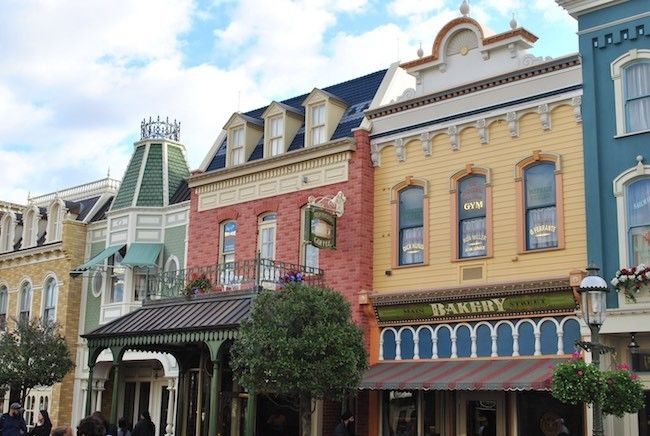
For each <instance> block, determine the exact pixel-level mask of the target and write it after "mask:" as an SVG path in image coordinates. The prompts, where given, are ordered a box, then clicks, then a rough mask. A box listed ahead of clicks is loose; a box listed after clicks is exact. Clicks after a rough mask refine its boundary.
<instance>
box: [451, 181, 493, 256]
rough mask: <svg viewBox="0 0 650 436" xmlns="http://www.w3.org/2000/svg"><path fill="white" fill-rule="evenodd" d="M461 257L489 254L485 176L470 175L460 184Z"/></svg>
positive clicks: (459, 229)
mask: <svg viewBox="0 0 650 436" xmlns="http://www.w3.org/2000/svg"><path fill="white" fill-rule="evenodd" d="M458 185H459V186H458V235H459V241H458V243H459V245H460V257H461V258H467V257H477V256H486V255H487V229H486V209H487V204H486V196H485V176H469V177H465V178H464V179H462V180H461V181H460V182H459V184H458Z"/></svg>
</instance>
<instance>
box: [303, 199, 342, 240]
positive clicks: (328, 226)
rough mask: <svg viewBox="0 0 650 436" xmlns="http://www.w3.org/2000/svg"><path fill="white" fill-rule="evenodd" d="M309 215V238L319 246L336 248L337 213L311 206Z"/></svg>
mask: <svg viewBox="0 0 650 436" xmlns="http://www.w3.org/2000/svg"><path fill="white" fill-rule="evenodd" d="M307 216H308V221H307V226H306V227H307V229H306V230H307V240H308V241H309V242H311V243H312V245H313V246H315V247H317V248H336V215H334V214H332V213H330V212H328V211H326V210H324V209H321V208H317V207H310V208H309V212H308V214H307Z"/></svg>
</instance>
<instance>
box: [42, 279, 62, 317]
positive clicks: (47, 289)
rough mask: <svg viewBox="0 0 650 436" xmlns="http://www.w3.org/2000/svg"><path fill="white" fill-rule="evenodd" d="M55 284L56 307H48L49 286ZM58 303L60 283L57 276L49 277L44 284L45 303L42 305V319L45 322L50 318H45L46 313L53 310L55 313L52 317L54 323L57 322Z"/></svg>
mask: <svg viewBox="0 0 650 436" xmlns="http://www.w3.org/2000/svg"><path fill="white" fill-rule="evenodd" d="M52 282H54V284H55V288H56V295H55V297H54V305H53V306H50V307H48V305H47V300H48V291H49V289H50V287H49V284H50V283H52ZM58 301H59V281H58V280H57V279H56V277H55V276H53V275H50V276H48V277H47V278H46V279H45V281H44V282H43V302H42V304H41V307H42V310H41V317H42V320H43V322H45V321H47V320H48V318H47V317H46V316H45V314H46V311H49V310H52V311H53V312H54V316H53V317H52V321H53V322H56V315H57V306H58V304H57V303H58Z"/></svg>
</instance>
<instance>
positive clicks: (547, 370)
mask: <svg viewBox="0 0 650 436" xmlns="http://www.w3.org/2000/svg"><path fill="white" fill-rule="evenodd" d="M564 361H566V359H558V358H522V359H498V360H495V359H451V360H421V361H412V360H410V361H390V362H380V363H377V364H375V365H372V366H371V367H370V368H368V370H367V371H366V373H365V374H364V376H363V380H362V381H361V389H376V390H389V389H390V390H410V389H414V390H468V391H504V390H505V391H513V390H549V389H550V386H551V376H552V373H553V368H554V367H555V365H557V364H558V363H560V362H564Z"/></svg>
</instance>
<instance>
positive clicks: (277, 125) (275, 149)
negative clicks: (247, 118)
mask: <svg viewBox="0 0 650 436" xmlns="http://www.w3.org/2000/svg"><path fill="white" fill-rule="evenodd" d="M282 130H283V129H282V116H279V117H273V118H271V119H270V120H269V145H270V147H271V156H277V155H278V154H282V153H284V141H283V139H282V134H283V132H282Z"/></svg>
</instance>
